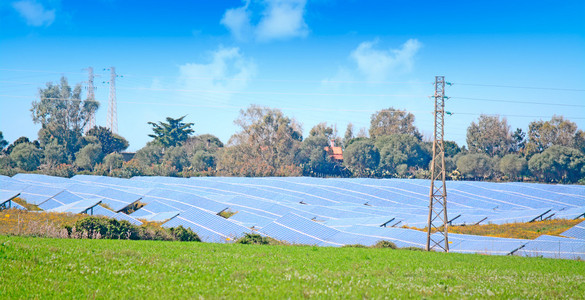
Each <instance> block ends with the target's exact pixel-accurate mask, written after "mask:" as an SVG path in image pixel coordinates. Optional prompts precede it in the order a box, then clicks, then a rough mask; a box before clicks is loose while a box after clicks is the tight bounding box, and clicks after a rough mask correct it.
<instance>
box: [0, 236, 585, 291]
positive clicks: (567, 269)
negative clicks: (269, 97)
mask: <svg viewBox="0 0 585 300" xmlns="http://www.w3.org/2000/svg"><path fill="white" fill-rule="evenodd" d="M0 274H2V276H0V298H2V299H6V298H116V299H118V298H151V299H157V298H165V299H168V298H187V297H188V298H213V299H216V298H238V299H239V298H272V299H282V298H311V297H314V298H417V299H420V298H455V299H459V298H464V299H465V298H524V299H525V298H539V299H550V298H582V297H583V295H585V284H583V282H585V262H582V261H571V260H558V259H543V258H524V257H514V256H503V257H501V256H482V255H465V254H456V253H450V254H446V253H433V252H430V253H429V252H418V251H407V250H390V249H371V248H368V249H364V248H329V247H312V246H260V245H241V244H207V243H180V242H156V241H129V240H87V239H86V240H79V239H49V238H34V237H18V236H0Z"/></svg>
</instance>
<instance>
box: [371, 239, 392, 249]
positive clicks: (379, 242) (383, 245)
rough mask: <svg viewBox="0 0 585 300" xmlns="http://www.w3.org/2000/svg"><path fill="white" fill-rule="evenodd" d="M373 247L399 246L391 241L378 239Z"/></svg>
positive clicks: (390, 247) (389, 247)
mask: <svg viewBox="0 0 585 300" xmlns="http://www.w3.org/2000/svg"><path fill="white" fill-rule="evenodd" d="M372 248H388V249H396V248H398V247H396V244H394V243H392V242H390V241H385V240H381V241H378V242H377V243H376V244H375V245H374V246H372Z"/></svg>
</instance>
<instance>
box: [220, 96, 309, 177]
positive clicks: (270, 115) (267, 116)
mask: <svg viewBox="0 0 585 300" xmlns="http://www.w3.org/2000/svg"><path fill="white" fill-rule="evenodd" d="M234 123H235V124H236V125H239V126H240V127H241V129H242V130H241V131H240V132H238V133H236V134H234V135H233V136H232V137H231V138H230V140H229V142H228V145H229V147H227V148H229V149H224V151H223V152H224V153H222V155H221V156H220V160H219V162H218V169H221V170H223V171H224V172H228V174H229V173H230V172H242V171H243V173H232V174H230V175H246V176H268V175H271V176H274V175H286V174H289V173H291V172H292V173H294V174H297V170H296V168H298V167H294V166H295V165H296V164H297V161H296V153H297V150H298V148H299V146H300V144H301V141H302V139H303V137H302V134H301V127H300V126H299V125H298V124H297V122H296V121H295V120H294V119H290V118H288V117H286V116H285V115H283V114H282V112H281V111H280V110H278V109H271V108H267V107H260V106H256V105H252V106H250V107H249V108H248V109H246V110H245V111H243V110H242V111H240V117H239V118H238V119H237V120H236V121H235V122H234ZM285 173H286V174H285Z"/></svg>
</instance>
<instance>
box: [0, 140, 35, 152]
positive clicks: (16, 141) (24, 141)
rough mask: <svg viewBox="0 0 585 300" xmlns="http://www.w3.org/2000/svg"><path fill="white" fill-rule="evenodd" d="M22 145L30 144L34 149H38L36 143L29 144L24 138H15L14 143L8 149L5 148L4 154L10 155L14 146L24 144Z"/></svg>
mask: <svg viewBox="0 0 585 300" xmlns="http://www.w3.org/2000/svg"><path fill="white" fill-rule="evenodd" d="M24 143H32V144H33V145H34V146H35V147H37V148H39V147H40V145H39V142H38V141H33V142H31V141H30V140H29V139H28V138H27V137H26V136H21V137H19V138H17V139H16V140H15V141H14V142H12V144H10V145H8V147H6V149H4V152H5V153H6V154H10V153H11V152H12V149H14V147H16V145H18V144H24Z"/></svg>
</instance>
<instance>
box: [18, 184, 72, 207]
mask: <svg viewBox="0 0 585 300" xmlns="http://www.w3.org/2000/svg"><path fill="white" fill-rule="evenodd" d="M62 191H63V189H62V188H54V187H50V186H45V185H36V184H31V185H29V186H27V187H26V188H25V189H24V190H22V192H21V193H20V196H18V197H19V198H21V199H23V200H24V201H26V202H27V203H30V204H34V205H39V204H41V203H43V202H45V201H47V200H49V199H50V198H52V197H53V196H55V195H57V194H59V193H61V192H62Z"/></svg>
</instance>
